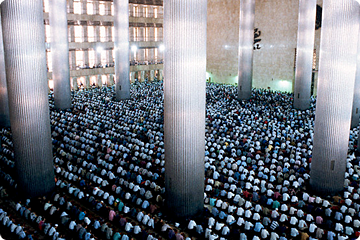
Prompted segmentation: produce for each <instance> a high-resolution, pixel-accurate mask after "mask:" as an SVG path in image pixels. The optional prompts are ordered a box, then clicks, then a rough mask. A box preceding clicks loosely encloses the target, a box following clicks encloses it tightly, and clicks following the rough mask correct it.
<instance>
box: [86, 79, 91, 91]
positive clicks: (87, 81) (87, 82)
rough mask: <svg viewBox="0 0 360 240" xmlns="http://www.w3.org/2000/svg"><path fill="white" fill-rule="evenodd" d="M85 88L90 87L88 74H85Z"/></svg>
mask: <svg viewBox="0 0 360 240" xmlns="http://www.w3.org/2000/svg"><path fill="white" fill-rule="evenodd" d="M85 88H86V89H89V88H91V86H90V76H85Z"/></svg>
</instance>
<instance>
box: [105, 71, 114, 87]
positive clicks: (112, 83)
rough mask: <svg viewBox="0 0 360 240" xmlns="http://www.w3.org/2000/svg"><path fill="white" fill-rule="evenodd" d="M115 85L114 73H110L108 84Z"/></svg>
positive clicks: (109, 85)
mask: <svg viewBox="0 0 360 240" xmlns="http://www.w3.org/2000/svg"><path fill="white" fill-rule="evenodd" d="M113 85H114V74H109V81H108V82H107V86H108V87H111V86H113Z"/></svg>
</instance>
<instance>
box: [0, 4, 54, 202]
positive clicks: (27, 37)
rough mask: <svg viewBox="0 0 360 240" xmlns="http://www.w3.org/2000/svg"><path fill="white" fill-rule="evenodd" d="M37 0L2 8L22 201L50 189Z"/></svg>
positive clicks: (46, 105) (40, 9) (42, 35)
mask: <svg viewBox="0 0 360 240" xmlns="http://www.w3.org/2000/svg"><path fill="white" fill-rule="evenodd" d="M42 3H43V2H42V0H33V1H26V0H7V1H5V2H3V3H2V5H1V14H2V29H3V32H6V34H4V35H3V37H4V51H5V63H6V75H7V88H8V94H9V110H10V122H11V131H12V135H13V143H14V150H15V163H16V165H15V167H16V171H17V180H18V181H17V182H18V188H19V190H20V191H19V192H20V193H21V194H23V195H24V196H26V197H35V196H40V195H44V194H47V193H49V192H50V191H52V190H53V189H54V187H55V182H54V169H53V155H52V144H51V131H50V118H49V115H50V113H49V102H48V85H47V76H46V75H47V71H46V56H45V44H44V42H45V29H44V19H43V4H42Z"/></svg>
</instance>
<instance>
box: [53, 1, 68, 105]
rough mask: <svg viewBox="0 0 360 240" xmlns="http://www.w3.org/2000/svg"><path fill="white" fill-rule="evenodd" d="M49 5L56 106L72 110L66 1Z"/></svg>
mask: <svg viewBox="0 0 360 240" xmlns="http://www.w3.org/2000/svg"><path fill="white" fill-rule="evenodd" d="M49 4H50V11H49V20H50V30H51V53H52V54H51V57H52V66H53V67H52V68H53V70H52V76H53V81H54V105H55V108H57V109H60V110H64V109H69V108H71V86H70V69H69V40H68V24H67V13H66V1H64V0H51V1H49Z"/></svg>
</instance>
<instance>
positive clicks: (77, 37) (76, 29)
mask: <svg viewBox="0 0 360 240" xmlns="http://www.w3.org/2000/svg"><path fill="white" fill-rule="evenodd" d="M82 28H83V27H82V26H74V32H75V42H83V36H82V35H83V29H82Z"/></svg>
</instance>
